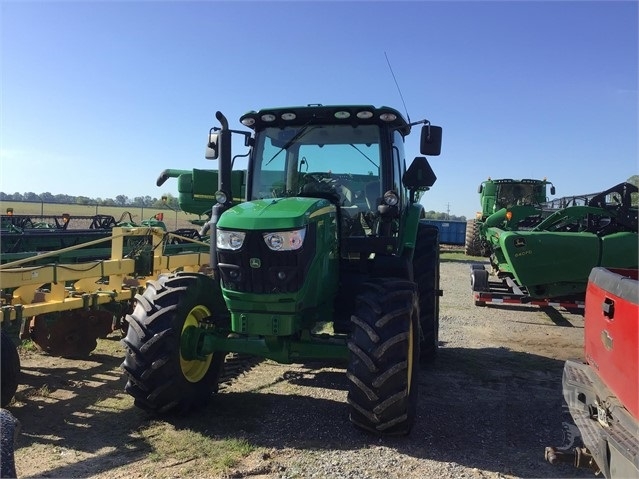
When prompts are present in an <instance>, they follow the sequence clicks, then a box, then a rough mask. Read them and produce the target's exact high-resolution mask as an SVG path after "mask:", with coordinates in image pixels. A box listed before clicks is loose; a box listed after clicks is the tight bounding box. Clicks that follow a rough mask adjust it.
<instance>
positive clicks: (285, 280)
mask: <svg viewBox="0 0 639 479" xmlns="http://www.w3.org/2000/svg"><path fill="white" fill-rule="evenodd" d="M262 233H263V231H247V232H246V238H245V239H244V245H243V246H242V248H241V249H239V250H238V251H226V250H218V266H219V269H220V274H221V277H222V285H223V286H224V288H226V289H229V290H232V291H238V292H243V293H294V292H296V291H298V290H299V289H300V288H301V287H302V284H303V282H304V278H306V275H307V273H308V269H309V267H310V265H311V261H312V259H313V257H314V254H315V236H316V232H315V224H311V225H309V227H308V231H307V232H306V238H305V239H304V245H303V246H302V247H301V248H300V249H298V250H296V251H271V250H270V249H269V248H268V246H266V243H265V242H264V239H263V237H262Z"/></svg>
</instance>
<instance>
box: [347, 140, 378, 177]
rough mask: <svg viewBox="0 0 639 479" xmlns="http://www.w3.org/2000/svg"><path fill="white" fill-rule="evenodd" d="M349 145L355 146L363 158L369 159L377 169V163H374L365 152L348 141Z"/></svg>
mask: <svg viewBox="0 0 639 479" xmlns="http://www.w3.org/2000/svg"><path fill="white" fill-rule="evenodd" d="M349 145H350V146H352V147H353V148H355V149H356V150H357V151H358V152H359V153H360V154H361V155H362V156H363V157H364V158H366V159H367V160H368V161H370V162H371V163H372V164H373V166H374V167H375V168H377V171H379V165H378V164H377V163H375V162H374V161H373V160H371V159H370V158H369V157H368V156H367V155H366V153H364V152H363V151H362V150H360V149H359V148H357V147H356V146H355V145H353V144H352V143H349Z"/></svg>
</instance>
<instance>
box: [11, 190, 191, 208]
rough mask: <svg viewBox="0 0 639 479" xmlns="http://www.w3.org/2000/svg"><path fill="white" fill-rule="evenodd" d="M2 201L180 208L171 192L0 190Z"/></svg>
mask: <svg viewBox="0 0 639 479" xmlns="http://www.w3.org/2000/svg"><path fill="white" fill-rule="evenodd" d="M0 201H26V202H30V203H59V204H67V205H70V204H71V205H87V206H131V207H138V208H158V209H161V208H166V207H168V208H171V209H174V210H177V209H179V204H178V200H177V198H176V197H174V196H173V195H171V194H168V193H167V194H164V195H162V197H160V198H152V197H151V196H136V197H135V198H129V197H128V196H126V195H118V196H116V197H115V198H89V197H87V196H72V195H61V194H59V195H53V194H51V193H49V192H45V193H33V192H31V191H29V192H27V193H13V194H7V193H4V192H2V191H0Z"/></svg>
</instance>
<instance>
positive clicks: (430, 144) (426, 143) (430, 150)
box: [419, 124, 442, 156]
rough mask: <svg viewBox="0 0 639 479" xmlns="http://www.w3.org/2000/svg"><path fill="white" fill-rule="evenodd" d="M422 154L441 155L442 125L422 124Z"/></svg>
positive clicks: (420, 148)
mask: <svg viewBox="0 0 639 479" xmlns="http://www.w3.org/2000/svg"><path fill="white" fill-rule="evenodd" d="M419 151H420V153H421V154H422V155H428V156H439V154H440V153H441V151H442V127H441V126H433V125H431V124H427V125H424V126H422V136H421V140H420V144H419Z"/></svg>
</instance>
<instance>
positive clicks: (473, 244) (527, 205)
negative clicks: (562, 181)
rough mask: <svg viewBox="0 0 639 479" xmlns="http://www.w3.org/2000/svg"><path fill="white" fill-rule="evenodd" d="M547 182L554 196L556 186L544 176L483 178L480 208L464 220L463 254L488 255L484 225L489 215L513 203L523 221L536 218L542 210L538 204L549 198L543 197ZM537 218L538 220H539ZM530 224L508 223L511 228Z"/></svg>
mask: <svg viewBox="0 0 639 479" xmlns="http://www.w3.org/2000/svg"><path fill="white" fill-rule="evenodd" d="M548 185H550V194H551V195H554V194H555V186H554V185H553V184H552V183H551V182H550V181H547V180H546V179H545V178H544V179H543V180H531V179H522V180H512V179H498V180H493V179H491V178H488V179H487V180H486V181H483V182H482V183H481V184H480V185H479V188H478V191H477V192H478V193H479V202H480V205H481V211H478V212H477V215H476V217H475V218H474V219H471V220H468V222H467V223H466V244H465V252H466V254H467V255H468V256H486V257H488V256H490V253H491V250H490V243H489V241H488V240H487V238H486V236H485V231H484V230H485V227H484V225H485V224H486V222H489V221H490V220H489V218H490V217H491V216H492V215H494V214H496V213H499V212H500V211H505V209H506V208H510V207H512V206H520V207H522V208H518V210H519V212H520V215H521V218H522V220H523V219H525V218H534V217H536V215H537V214H538V212H539V211H540V210H541V208H540V206H539V205H541V204H543V203H545V202H546V201H548V197H547V196H546V195H547V186H548ZM539 221H541V220H540V219H539ZM531 226H534V225H531V224H524V223H520V222H514V221H513V222H511V223H510V227H511V228H514V229H517V228H518V227H521V228H524V229H525V228H529V227H531Z"/></svg>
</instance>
